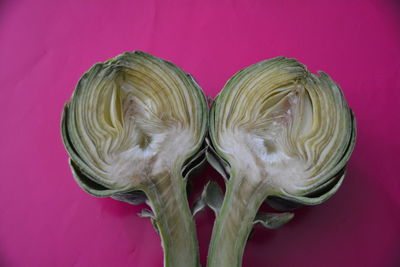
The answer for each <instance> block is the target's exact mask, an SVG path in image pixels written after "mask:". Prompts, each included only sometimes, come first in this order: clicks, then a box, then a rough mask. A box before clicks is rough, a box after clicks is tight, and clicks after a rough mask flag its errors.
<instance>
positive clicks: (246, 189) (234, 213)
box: [207, 177, 266, 267]
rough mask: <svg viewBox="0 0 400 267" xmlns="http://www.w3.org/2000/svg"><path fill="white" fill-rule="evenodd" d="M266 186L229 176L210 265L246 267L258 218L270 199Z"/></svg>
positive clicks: (208, 264)
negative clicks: (248, 246)
mask: <svg viewBox="0 0 400 267" xmlns="http://www.w3.org/2000/svg"><path fill="white" fill-rule="evenodd" d="M238 178H239V177H238ZM265 189H266V186H265V184H261V183H254V182H253V181H249V180H248V179H246V178H240V179H237V178H235V177H231V178H230V179H229V181H228V183H227V187H226V193H225V197H224V201H223V204H222V208H221V210H220V212H219V214H218V216H217V218H216V221H215V223H214V228H213V233H212V237H211V243H210V247H209V251H208V260H207V267H240V266H242V257H243V253H244V248H245V245H246V242H247V239H248V236H249V234H250V232H251V229H252V228H253V221H254V218H255V216H256V214H257V211H258V209H259V207H260V206H261V204H262V202H263V201H264V199H265V198H266V190H265Z"/></svg>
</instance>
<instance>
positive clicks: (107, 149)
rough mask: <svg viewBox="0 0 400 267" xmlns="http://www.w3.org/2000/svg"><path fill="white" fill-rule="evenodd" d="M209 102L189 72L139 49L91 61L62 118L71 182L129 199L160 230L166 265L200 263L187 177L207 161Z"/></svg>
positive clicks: (176, 266) (97, 192)
mask: <svg viewBox="0 0 400 267" xmlns="http://www.w3.org/2000/svg"><path fill="white" fill-rule="evenodd" d="M207 119H208V107H207V102H206V99H205V97H204V94H203V93H202V91H201V89H200V87H199V86H198V85H197V83H196V82H195V81H194V79H193V78H192V77H191V76H190V75H188V74H186V73H184V72H183V71H182V70H181V69H179V68H178V67H177V66H175V65H174V64H172V63H170V62H168V61H164V60H162V59H159V58H157V57H154V56H151V55H149V54H146V53H143V52H138V51H137V52H134V53H125V54H122V55H120V56H117V57H115V58H113V59H111V60H108V61H106V62H104V63H99V64H96V65H94V66H93V67H92V68H91V69H90V70H89V71H88V72H87V73H85V74H84V75H83V76H82V78H81V79H80V81H79V83H78V85H77V86H76V89H75V91H74V94H73V96H72V98H71V100H70V101H69V102H68V103H67V104H66V105H65V108H64V112H63V117H62V137H63V142H64V145H65V147H66V149H67V151H68V153H69V155H70V165H71V168H72V172H73V176H74V178H75V180H76V182H77V183H78V184H79V185H80V186H81V187H82V188H83V189H84V190H85V191H86V192H88V193H90V194H92V195H94V196H98V197H113V198H115V199H118V200H123V201H126V202H129V203H132V204H138V203H142V202H144V201H146V203H147V204H148V205H149V206H150V207H151V209H152V211H144V212H143V213H142V215H143V216H145V217H150V218H151V219H152V220H153V224H154V225H155V227H156V229H157V230H158V232H159V233H160V236H161V239H162V246H163V249H164V265H165V266H171V267H179V266H185V267H187V266H198V265H199V260H198V245H197V239H196V231H195V226H194V222H193V218H192V214H191V212H190V209H189V205H188V201H187V194H186V183H187V177H188V176H189V175H190V174H191V173H192V172H193V170H194V169H195V168H196V167H198V166H199V165H201V164H202V163H203V162H204V161H205V154H204V145H203V144H204V138H205V135H206V130H207Z"/></svg>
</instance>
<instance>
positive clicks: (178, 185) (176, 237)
mask: <svg viewBox="0 0 400 267" xmlns="http://www.w3.org/2000/svg"><path fill="white" fill-rule="evenodd" d="M175 178H176V179H172V178H171V177H170V176H167V177H164V178H163V179H161V180H160V181H157V182H156V183H153V184H152V185H151V186H150V187H149V188H148V189H147V190H145V193H146V195H147V198H148V204H149V205H150V207H151V208H152V210H153V212H154V215H155V226H156V227H157V229H158V232H159V234H160V237H161V241H162V247H163V250H164V266H165V267H198V266H199V253H198V245H197V237H196V228H195V225H194V220H193V216H192V213H191V211H190V208H189V204H188V201H187V197H186V189H185V187H186V182H185V181H184V180H183V178H182V177H175Z"/></svg>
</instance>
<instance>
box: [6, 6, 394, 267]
mask: <svg viewBox="0 0 400 267" xmlns="http://www.w3.org/2000/svg"><path fill="white" fill-rule="evenodd" d="M333 2H335V4H333ZM399 33H400V4H399V2H397V3H396V1H395V0H393V1H378V0H374V1H361V0H359V1H256V0H255V1H233V0H232V1H211V0H203V1H119V0H113V1H95V0H92V1H7V0H4V1H1V2H0V59H1V61H0V125H1V126H0V127H1V132H0V137H1V138H0V170H1V186H0V266H41V267H42V266H139V267H141V266H144V267H158V266H162V250H161V246H160V240H159V237H158V236H157V234H156V233H155V232H154V231H153V227H152V225H151V223H150V222H149V221H148V220H146V219H141V218H139V217H137V213H138V212H140V210H141V209H142V208H143V207H144V205H142V206H130V205H128V204H125V203H120V202H117V201H115V200H112V199H98V198H94V197H91V196H89V195H88V194H86V193H84V192H83V191H82V190H81V189H80V188H79V187H78V186H77V185H76V184H75V182H74V180H73V179H72V176H71V173H70V170H69V167H68V164H67V154H66V152H65V150H64V148H63V145H62V143H61V139H60V130H59V123H60V116H61V110H62V107H63V104H64V102H65V101H66V100H67V99H68V98H69V97H70V95H71V93H72V91H73V88H74V85H75V84H76V82H77V81H78V79H79V77H80V76H81V75H82V74H83V72H85V71H86V70H87V69H88V68H89V67H90V66H91V65H92V64H94V63H95V62H98V61H104V60H106V59H108V58H111V57H114V56H115V55H117V54H120V53H122V52H125V51H133V50H143V51H146V52H149V53H151V54H154V55H156V56H158V57H162V58H165V59H168V60H171V61H173V62H174V63H176V64H177V65H179V66H180V67H182V68H183V69H184V70H186V71H187V72H189V73H191V74H193V75H194V76H195V78H196V79H197V81H198V82H199V84H200V85H201V86H202V87H203V89H204V91H205V92H206V93H207V94H208V95H210V96H215V95H216V94H217V92H218V91H219V90H220V89H221V88H222V87H223V85H224V83H225V81H226V80H227V79H228V78H229V77H230V76H231V75H233V74H234V73H235V72H236V71H238V70H240V69H241V68H243V67H246V66H248V65H250V64H252V63H255V62H258V61H260V60H263V59H267V58H271V57H275V56H279V55H285V56H288V57H294V58H297V59H299V60H300V61H301V62H303V63H304V64H306V65H307V66H309V69H310V70H312V71H317V70H324V71H326V72H327V73H329V74H330V75H331V76H332V77H333V79H335V80H336V81H337V82H338V83H339V84H340V85H341V86H342V88H343V91H344V93H345V95H346V98H347V100H348V103H349V105H350V106H351V107H352V108H353V110H354V112H355V115H356V118H357V123H358V132H359V134H358V141H357V146H356V149H355V151H354V154H353V157H352V159H351V161H350V164H349V171H348V176H347V178H346V180H345V182H344V184H343V186H342V188H341V189H340V190H339V192H338V193H337V194H336V195H335V196H334V197H333V198H332V199H330V200H329V201H328V202H326V203H325V204H323V205H320V206H317V207H312V208H303V209H300V210H298V211H296V217H295V219H294V220H293V221H292V222H290V223H289V224H287V225H286V226H284V227H282V228H281V229H278V230H275V231H268V230H264V229H260V228H257V229H256V231H255V236H254V237H253V238H252V239H251V240H250V241H249V242H248V244H247V247H246V252H245V256H244V266H245V267H261V266H391V267H394V266H400V187H399V181H400V179H399V169H400V156H399V155H400V115H399V107H400V34H399ZM207 179H214V180H220V179H221V178H220V177H219V176H218V175H217V173H216V172H214V171H212V170H210V169H208V170H206V171H205V172H204V173H203V174H202V175H201V176H200V178H198V179H196V180H194V183H195V185H197V186H202V185H203V184H204V183H205V181H206V180H207ZM196 194H198V192H197V193H196ZM196 222H197V226H198V227H197V228H198V232H199V233H200V234H199V240H200V247H201V259H202V263H203V264H205V259H206V251H207V246H208V241H209V239H210V234H211V228H212V223H213V215H212V213H211V212H210V211H207V212H204V213H202V214H200V215H199V216H198V217H196Z"/></svg>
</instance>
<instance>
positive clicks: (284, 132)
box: [202, 57, 356, 267]
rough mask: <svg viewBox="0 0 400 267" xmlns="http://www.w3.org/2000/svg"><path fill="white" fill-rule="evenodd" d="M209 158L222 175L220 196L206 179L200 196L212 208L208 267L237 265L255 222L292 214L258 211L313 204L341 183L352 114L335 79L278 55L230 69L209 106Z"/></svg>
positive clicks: (273, 223)
mask: <svg viewBox="0 0 400 267" xmlns="http://www.w3.org/2000/svg"><path fill="white" fill-rule="evenodd" d="M209 131H210V138H211V146H210V148H209V150H208V151H207V158H208V161H209V162H210V163H211V165H213V166H214V168H215V169H216V170H218V171H219V172H220V173H221V175H222V176H223V177H224V178H225V182H226V192H225V196H223V197H222V196H218V195H220V194H222V192H221V191H220V190H217V189H215V186H216V185H215V184H214V185H212V184H210V185H208V187H207V188H206V190H205V191H204V193H203V198H202V202H203V203H206V204H207V205H209V206H211V207H212V208H213V210H214V211H216V213H217V218H216V221H215V224H214V229H213V233H212V240H211V244H210V248H209V254H208V265H207V266H208V267H235V266H241V262H242V255H243V251H244V247H245V244H246V241H247V239H248V236H249V234H250V232H251V229H252V227H253V224H254V223H260V224H262V225H264V226H265V227H267V228H270V229H274V228H277V227H279V226H280V225H282V224H284V223H286V222H287V221H289V220H290V219H291V218H292V217H293V214H292V213H281V214H279V213H278V214H276V213H274V214H260V213H258V209H259V207H260V206H261V204H262V203H263V202H264V201H266V202H267V203H268V204H269V205H271V206H272V207H273V208H276V209H278V210H291V209H294V208H296V207H298V206H300V205H316V204H320V203H322V202H323V201H325V200H327V199H328V198H329V197H331V196H332V195H333V194H334V193H335V192H336V191H337V190H338V188H339V186H340V185H341V183H342V181H343V178H344V175H345V166H346V163H347V161H348V159H349V157H350V154H351V153H352V150H353V147H354V143H355V136H356V128H355V120H354V116H353V114H352V112H351V110H350V109H349V107H348V106H347V104H346V101H345V99H344V97H343V94H342V92H341V90H340V88H339V86H338V85H337V84H336V83H335V82H333V81H332V79H331V78H330V77H329V76H328V75H327V74H325V73H323V72H320V73H319V76H318V75H315V74H312V73H310V72H308V71H307V70H306V68H305V66H304V65H302V64H300V63H299V62H297V61H296V60H295V59H287V58H284V57H278V58H274V59H271V60H266V61H262V62H259V63H257V64H255V65H252V66H250V67H248V68H245V69H243V70H241V71H240V72H238V73H237V74H235V75H234V76H233V77H232V78H231V79H230V80H229V81H228V82H227V84H226V85H225V87H224V88H223V90H222V92H221V93H220V94H219V95H218V96H217V98H216V99H215V101H214V103H213V105H212V108H211V111H210V129H209Z"/></svg>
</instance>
